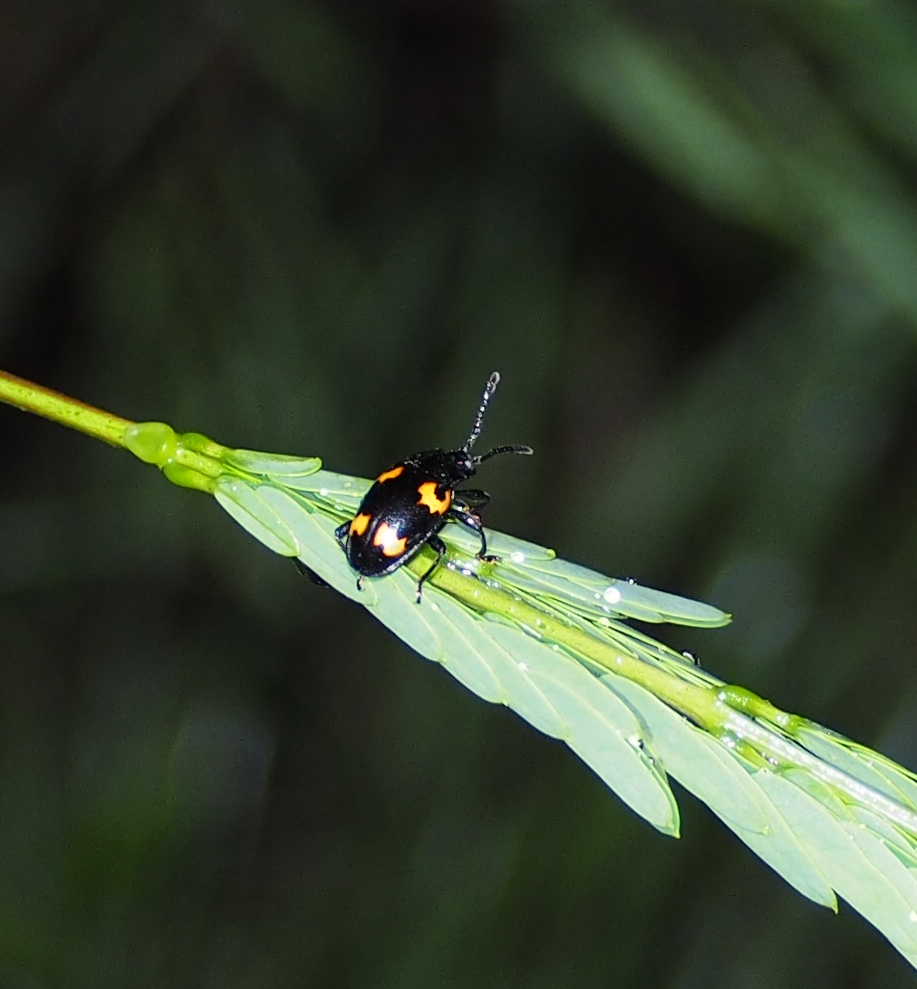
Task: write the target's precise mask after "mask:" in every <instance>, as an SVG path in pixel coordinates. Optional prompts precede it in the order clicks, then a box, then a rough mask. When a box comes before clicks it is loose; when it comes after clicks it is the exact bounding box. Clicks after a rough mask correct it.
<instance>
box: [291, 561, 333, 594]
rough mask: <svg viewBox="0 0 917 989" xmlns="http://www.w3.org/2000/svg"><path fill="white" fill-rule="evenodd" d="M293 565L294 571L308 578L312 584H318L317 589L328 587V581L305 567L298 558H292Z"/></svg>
mask: <svg viewBox="0 0 917 989" xmlns="http://www.w3.org/2000/svg"><path fill="white" fill-rule="evenodd" d="M293 563H294V564H295V565H296V569H297V570H298V571H299V572H300V573H301V574H302V575H303V577H308V578H309V580H311V581H312V583H313V584H318V585H319V587H328V581H327V580H325V579H324V578H323V577H319V575H318V574H317V573H316V572H315V571H314V570H313V569H312V568H311V567H307V566H306V565H305V563H303V562H302V560H300V559H299V557H298V556H294V557H293Z"/></svg>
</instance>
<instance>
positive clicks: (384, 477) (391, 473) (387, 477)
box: [376, 464, 404, 484]
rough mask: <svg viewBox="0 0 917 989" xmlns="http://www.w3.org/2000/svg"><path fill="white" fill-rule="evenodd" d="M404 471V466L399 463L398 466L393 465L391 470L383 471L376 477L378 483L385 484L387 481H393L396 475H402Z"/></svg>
mask: <svg viewBox="0 0 917 989" xmlns="http://www.w3.org/2000/svg"><path fill="white" fill-rule="evenodd" d="M403 473H404V467H403V466H402V465H400V464H399V465H398V466H397V467H393V468H392V469H391V470H387V471H383V472H382V473H381V474H380V475H379V476H378V477H377V478H376V483H377V484H383V483H384V482H385V481H393V480H394V479H395V478H396V477H401V475H402V474H403Z"/></svg>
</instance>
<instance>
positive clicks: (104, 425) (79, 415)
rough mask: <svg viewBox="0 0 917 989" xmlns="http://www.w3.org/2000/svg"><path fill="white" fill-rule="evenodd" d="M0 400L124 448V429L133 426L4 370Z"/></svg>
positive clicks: (127, 420) (0, 373) (128, 421)
mask: <svg viewBox="0 0 917 989" xmlns="http://www.w3.org/2000/svg"><path fill="white" fill-rule="evenodd" d="M0 402H5V403H6V404H7V405H12V406H15V407H16V408H17V409H22V411H23V412H34V413H35V414H36V415H40V416H44V418H45V419H51V420H52V421H53V422H59V423H60V424H61V425H62V426H69V427H70V428H71V429H77V430H79V431H80V432H81V433H86V435H87V436H94V437H95V438H96V439H98V440H102V441H103V442H105V443H110V444H111V445H112V446H122V447H123V446H124V445H125V442H124V436H125V431H126V430H127V429H128V427H130V426H132V425H133V423H132V422H131V421H130V420H129V419H122V418H121V417H120V416H116V415H112V414H111V413H110V412H103V411H102V410H101V409H96V408H94V407H93V406H91V405H86V403H85V402H78V401H77V400H76V399H74V398H69V397H68V396H67V395H61V394H60V393H59V392H56V391H52V390H51V389H50V388H43V387H42V386H41V385H36V384H34V383H33V382H31V381H26V380H25V378H17V377H16V375H14V374H9V373H8V372H7V371H0Z"/></svg>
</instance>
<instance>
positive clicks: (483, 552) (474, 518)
mask: <svg viewBox="0 0 917 989" xmlns="http://www.w3.org/2000/svg"><path fill="white" fill-rule="evenodd" d="M462 494H466V492H465V491H463V492H462ZM480 494H484V492H483V491H481V492H480ZM449 518H450V519H454V520H455V521H456V522H461V523H462V525H467V526H468V528H469V529H474V531H475V532H476V533H477V534H478V535H479V536H480V537H481V548H480V550H479V551H478V552H477V553H476V554H475V555H476V556H477V558H478V559H479V560H483V559H484V558H485V557H486V556H487V539H486V537H485V536H484V526H483V525H481V518H480V516H478V515H476V514H475V513H474V512H473V511H470V510H469V509H468V508H465V507H464V506H461V505H459V506H456V504H455V502H453V504H452V508H451V509H450V511H449Z"/></svg>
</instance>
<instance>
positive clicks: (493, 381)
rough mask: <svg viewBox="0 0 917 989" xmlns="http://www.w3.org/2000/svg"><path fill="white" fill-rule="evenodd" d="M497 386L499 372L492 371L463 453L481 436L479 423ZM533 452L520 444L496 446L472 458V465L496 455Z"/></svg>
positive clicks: (482, 419) (528, 447)
mask: <svg viewBox="0 0 917 989" xmlns="http://www.w3.org/2000/svg"><path fill="white" fill-rule="evenodd" d="M498 384H500V372H499V371H494V373H493V374H492V375H491V376H490V377H489V378H488V379H487V384H486V385H485V386H484V394H483V395H482V396H481V405H480V407H479V408H478V414H477V415H476V416H475V417H474V425H473V426H472V427H471V432H470V433H469V435H468V439H467V440H465V445H464V446H463V447H462V450H463V451H464V452H465V453H468V451H469V450H470V449H471V448H472V446H473V445H474V441H475V440H476V439H477V438H478V436H480V435H481V423H482V422H483V421H484V413H485V412H486V411H487V405H488V403H489V402H490V400H491V398H492V397H493V393H494V392H495V391H496V390H497V385H498ZM534 452H535V451H534V450H533V449H532V448H531V447H530V446H525V445H524V444H522V443H514V444H512V445H511V446H498V447H496V448H495V449H493V450H491V451H490V452H488V453H484V454H482V455H481V456H480V457H474V458H473V460H472V463H474V464H480V463H483V462H484V461H485V460H490V458H491V457H496V456H497V454H498V453H523V454H526V455H528V454H531V453H534Z"/></svg>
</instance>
